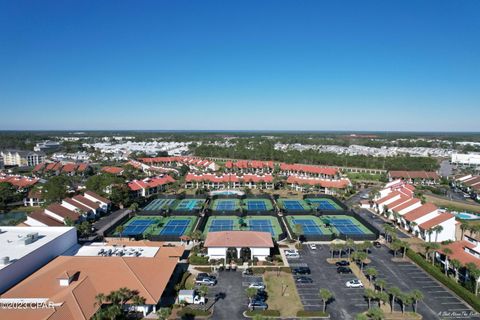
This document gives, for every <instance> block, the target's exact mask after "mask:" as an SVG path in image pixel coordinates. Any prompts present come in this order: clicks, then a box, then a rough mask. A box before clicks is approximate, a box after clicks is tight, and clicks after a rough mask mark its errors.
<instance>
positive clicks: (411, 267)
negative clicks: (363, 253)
mask: <svg viewBox="0 0 480 320" xmlns="http://www.w3.org/2000/svg"><path fill="white" fill-rule="evenodd" d="M391 257H392V256H391V254H390V253H389V250H388V248H386V247H385V246H382V248H380V249H374V254H372V255H371V260H372V263H371V264H370V265H369V266H371V267H374V268H375V269H377V270H378V273H379V275H378V277H379V278H382V279H385V280H386V282H387V284H388V286H392V285H393V286H397V287H398V288H400V290H402V291H412V290H414V289H418V290H420V291H422V292H423V295H424V299H423V301H422V302H420V303H419V304H418V312H419V313H420V314H422V315H423V319H426V320H429V319H432V320H433V319H452V317H448V316H447V315H452V314H455V319H480V317H479V316H475V315H474V312H473V310H472V309H471V308H470V307H469V306H468V305H467V304H465V303H464V302H463V301H461V300H460V299H459V298H457V297H456V296H455V295H454V294H453V293H452V292H451V291H450V290H448V289H447V288H445V287H444V286H443V285H442V284H440V283H438V282H437V281H436V280H434V279H433V278H431V277H430V276H429V275H428V274H427V273H425V272H424V271H423V269H421V268H420V267H418V266H417V265H415V264H413V263H411V262H409V261H406V262H393V261H391ZM396 309H397V310H400V305H396ZM439 315H440V316H439ZM442 315H443V316H442Z"/></svg>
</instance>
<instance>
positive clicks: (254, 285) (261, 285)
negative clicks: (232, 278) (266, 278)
mask: <svg viewBox="0 0 480 320" xmlns="http://www.w3.org/2000/svg"><path fill="white" fill-rule="evenodd" d="M248 287H249V288H255V289H258V290H265V284H264V283H263V282H252V283H250V285H249V286H248Z"/></svg>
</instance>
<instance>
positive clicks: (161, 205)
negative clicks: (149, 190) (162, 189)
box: [143, 199, 176, 211]
mask: <svg viewBox="0 0 480 320" xmlns="http://www.w3.org/2000/svg"><path fill="white" fill-rule="evenodd" d="M175 201H176V200H175V199H155V200H152V202H150V203H149V204H147V205H146V206H145V207H144V208H143V210H145V211H159V210H167V209H169V208H170V206H171V205H173V203H174V202H175Z"/></svg>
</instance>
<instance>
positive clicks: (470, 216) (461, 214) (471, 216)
mask: <svg viewBox="0 0 480 320" xmlns="http://www.w3.org/2000/svg"><path fill="white" fill-rule="evenodd" d="M455 216H456V217H457V218H458V219H462V220H480V216H477V215H475V214H471V213H467V212H459V213H457V214H455Z"/></svg>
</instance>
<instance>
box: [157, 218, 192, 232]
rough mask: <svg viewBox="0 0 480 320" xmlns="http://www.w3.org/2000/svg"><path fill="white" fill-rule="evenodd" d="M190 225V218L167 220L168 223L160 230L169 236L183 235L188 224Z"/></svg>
mask: <svg viewBox="0 0 480 320" xmlns="http://www.w3.org/2000/svg"><path fill="white" fill-rule="evenodd" d="M189 225H190V220H189V219H181V220H170V221H168V222H167V224H166V225H164V226H163V228H162V230H161V231H160V234H161V235H169V236H173V235H175V236H181V235H183V234H185V231H186V230H187V228H188V226H189Z"/></svg>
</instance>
